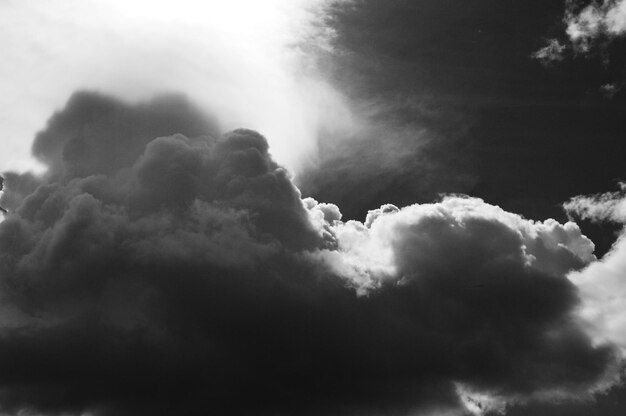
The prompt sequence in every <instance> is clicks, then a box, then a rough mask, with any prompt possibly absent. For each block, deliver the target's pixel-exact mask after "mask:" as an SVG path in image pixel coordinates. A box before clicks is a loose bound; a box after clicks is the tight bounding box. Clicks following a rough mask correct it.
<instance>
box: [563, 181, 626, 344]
mask: <svg viewBox="0 0 626 416" xmlns="http://www.w3.org/2000/svg"><path fill="white" fill-rule="evenodd" d="M565 208H566V209H567V211H568V212H569V213H570V214H571V215H576V216H580V217H582V218H585V219H589V220H592V221H611V222H616V223H622V224H626V184H624V183H620V190H619V191H617V192H607V193H604V194H599V195H592V196H578V197H575V198H572V199H571V200H570V201H569V202H567V203H566V204H565ZM569 278H570V279H571V280H572V281H573V282H574V283H575V284H576V286H577V287H578V288H579V290H580V293H581V298H582V300H583V302H582V304H581V308H580V313H581V315H582V316H583V317H584V319H585V320H586V322H587V324H588V325H589V329H590V331H591V332H592V333H593V334H594V337H595V338H596V340H597V341H598V342H607V341H609V342H613V343H615V344H617V345H619V346H620V348H621V349H622V351H623V352H624V353H626V312H625V311H626V231H625V230H622V232H621V234H620V236H619V237H618V239H617V241H616V242H615V243H614V244H613V247H612V248H611V250H610V251H609V253H608V254H606V255H605V256H604V257H603V258H602V259H601V260H600V261H597V262H594V263H592V264H590V265H589V266H588V267H587V268H585V269H583V270H580V271H577V272H573V273H571V274H570V276H569Z"/></svg>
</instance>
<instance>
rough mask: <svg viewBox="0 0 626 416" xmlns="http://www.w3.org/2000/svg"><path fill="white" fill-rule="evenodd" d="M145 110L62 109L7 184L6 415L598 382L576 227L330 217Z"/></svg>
mask: <svg viewBox="0 0 626 416" xmlns="http://www.w3.org/2000/svg"><path fill="white" fill-rule="evenodd" d="M165 102H166V103H168V104H167V105H165V108H170V107H171V106H172V105H173V104H172V101H168V100H166V101H165ZM81 103H82V104H81ZM163 103H164V102H163V101H158V100H157V101H154V102H151V103H145V104H142V105H139V106H138V107H132V106H127V105H125V104H123V103H119V102H116V101H114V100H111V99H109V98H106V97H102V96H98V95H92V94H80V95H78V96H75V97H74V98H72V99H71V100H70V102H69V103H68V106H67V107H66V108H65V109H64V110H62V111H60V112H59V113H57V114H56V115H55V116H53V118H52V119H51V121H50V123H49V125H48V128H47V129H46V130H44V131H43V132H41V133H40V134H39V135H38V137H37V140H36V143H35V147H34V149H35V153H36V155H38V157H40V158H41V160H43V161H45V162H46V163H48V164H49V165H50V171H49V173H48V174H47V176H44V177H41V178H37V177H33V176H30V175H18V174H8V175H6V177H7V190H6V193H5V195H4V196H3V200H2V203H3V204H4V203H5V202H6V203H7V204H10V205H11V208H12V209H11V212H10V213H9V215H8V216H7V217H6V219H5V220H4V221H3V222H1V223H0V298H1V299H2V303H1V304H0V305H1V306H0V312H1V314H0V315H1V319H0V325H1V326H0V406H1V409H2V411H4V412H8V413H17V412H19V411H20V410H28V411H32V412H40V413H43V414H59V415H60V414H82V413H85V412H86V413H92V414H96V415H118V414H134V415H138V414H151V415H156V414H173V413H176V414H198V413H222V414H223V413H230V414H251V413H254V414H272V415H279V414H302V415H318V414H324V415H333V414H342V415H345V414H372V415H377V414H411V413H414V412H416V411H419V412H422V413H424V414H429V413H435V414H436V413H445V412H450V413H451V414H467V413H468V412H472V411H474V412H478V410H476V406H477V404H480V406H482V407H483V411H484V410H489V409H498V408H501V407H502V406H505V407H506V406H507V405H511V404H514V403H518V402H526V401H554V400H562V399H564V398H573V397H587V398H589V397H591V395H592V394H593V393H594V392H596V391H599V390H602V389H603V388H605V387H606V386H607V385H609V384H610V383H611V382H613V381H614V380H613V379H612V378H611V377H612V376H613V371H614V370H615V369H616V368H617V366H618V354H617V352H616V350H615V349H614V347H613V346H612V344H611V343H601V344H598V345H596V344H594V343H592V339H591V338H590V337H589V336H588V335H587V333H586V332H585V330H584V328H583V327H582V326H581V325H579V323H578V318H577V315H576V313H575V310H576V308H577V307H578V305H579V301H578V289H577V286H576V285H574V284H573V283H572V282H571V281H570V280H568V279H567V278H566V274H567V273H569V272H570V271H572V270H580V269H581V268H583V267H584V266H585V265H587V264H589V263H590V262H593V261H594V257H593V254H592V252H593V244H592V243H591V242H590V241H589V240H588V239H586V238H585V237H584V236H583V235H582V234H581V233H580V229H578V227H577V226H576V225H575V224H573V223H568V224H559V223H557V222H556V221H553V220H548V221H545V222H533V221H529V220H526V219H523V218H522V217H520V216H518V215H515V214H511V213H508V212H506V211H504V210H502V209H500V208H498V207H495V206H492V205H489V204H487V203H485V202H483V201H481V200H478V199H473V198H465V197H449V198H445V199H444V200H442V201H440V202H437V203H432V204H422V205H412V206H408V207H404V208H398V207H396V206H393V205H390V204H389V205H385V206H383V207H381V208H380V209H378V210H373V211H372V212H371V213H370V215H368V217H367V219H366V221H365V223H361V222H358V221H345V222H344V221H342V220H341V219H342V215H341V212H340V210H339V208H338V207H337V206H335V205H333V204H327V203H318V202H317V201H315V200H313V199H310V198H308V199H301V195H300V192H299V190H298V189H297V188H296V187H295V186H294V185H293V183H292V181H291V179H290V176H289V174H288V173H287V172H286V171H285V170H284V169H282V168H281V167H280V166H279V165H278V164H276V162H274V161H273V160H272V158H271V157H270V155H269V153H268V151H269V149H268V145H267V142H266V140H265V138H264V137H263V136H262V135H260V134H259V133H257V132H254V131H250V130H235V131H233V132H230V133H227V134H225V135H216V134H215V131H212V130H211V129H212V128H213V126H214V124H212V123H208V122H206V121H205V119H203V118H201V119H198V118H197V117H198V114H196V113H194V111H192V110H191V109H192V107H191V106H188V105H186V104H184V103H181V102H180V101H176V104H175V105H173V107H171V108H173V109H175V111H173V113H172V115H171V117H172V119H169V117H170V115H169V114H170V113H169V111H164V112H162V111H161V110H160V109H162V108H164V107H163V105H164V104H163ZM187 121H190V122H191V124H190V126H191V127H189V129H190V130H186V122H187ZM192 121H193V122H192ZM178 123H180V124H178ZM194 126H195V127H194ZM68 149H69V150H68ZM124 149H126V150H127V152H125V151H124Z"/></svg>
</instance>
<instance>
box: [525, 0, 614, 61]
mask: <svg viewBox="0 0 626 416" xmlns="http://www.w3.org/2000/svg"><path fill="white" fill-rule="evenodd" d="M563 24H564V25H565V34H566V36H567V38H566V41H565V43H561V42H560V41H559V40H558V39H555V38H552V39H549V40H548V42H547V45H546V46H545V47H543V48H541V49H539V50H538V51H536V52H534V53H533V54H532V55H531V56H532V57H533V58H535V59H538V60H540V61H541V62H542V63H544V64H551V63H554V62H558V61H562V60H563V59H564V54H565V52H566V51H568V50H571V51H573V52H574V53H575V54H578V55H580V54H582V55H584V54H587V53H590V52H591V51H592V50H593V49H594V48H599V49H606V48H607V45H608V44H609V43H610V42H611V41H613V40H614V39H616V38H620V37H622V36H623V35H624V34H626V1H624V0H602V1H595V0H594V1H588V0H585V1H577V0H567V1H566V3H565V13H564V15H563ZM605 59H606V58H605Z"/></svg>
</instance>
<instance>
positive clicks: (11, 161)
mask: <svg viewBox="0 0 626 416" xmlns="http://www.w3.org/2000/svg"><path fill="white" fill-rule="evenodd" d="M327 3H328V1H327V0H316V1H307V0H268V1H263V2H259V1H255V0H232V1H228V2H224V1H217V0H209V1H199V0H177V1H169V0H157V1H144V0H139V1H132V2H129V1H122V0H113V1H110V0H107V1H104V0H86V1H56V0H54V1H46V2H41V1H19V2H18V1H7V2H2V3H0V49H1V50H2V51H3V59H2V61H1V62H0V77H2V79H3V83H2V86H1V87H0V88H1V89H0V106H1V107H2V108H3V109H4V111H3V112H2V114H1V115H0V120H1V127H0V129H1V130H0V133H1V134H2V137H3V151H2V153H1V154H0V170H7V169H13V170H15V169H17V170H26V169H32V168H33V167H35V166H36V162H33V161H32V159H31V158H30V145H31V142H32V138H33V136H34V134H35V133H36V132H37V131H38V130H40V129H42V128H43V127H44V126H45V122H46V120H47V119H48V117H49V116H50V114H51V113H52V112H53V111H54V110H58V109H60V108H61V107H62V106H63V105H64V103H65V102H66V100H67V98H68V97H69V96H70V95H71V94H72V92H74V91H76V90H77V89H92V90H96V91H106V92H107V93H112V94H114V95H116V96H118V97H120V98H122V99H124V100H127V101H131V102H134V101H138V100H145V99H149V98H151V97H152V96H154V95H155V94H159V93H163V92H175V93H183V94H186V95H188V96H189V97H190V98H191V99H192V101H194V102H195V103H197V104H199V105H200V106H201V107H202V108H203V109H204V110H206V111H208V112H210V113H211V114H213V115H215V116H217V118H218V119H219V120H220V122H221V123H222V127H223V128H224V129H225V130H227V129H232V128H235V127H249V128H254V129H257V130H259V131H263V132H264V133H265V134H266V135H267V136H268V137H271V138H272V139H271V141H272V143H271V145H272V152H273V153H274V156H275V157H276V158H277V159H278V160H279V161H280V162H281V163H283V164H285V165H287V166H288V167H289V168H291V169H295V168H296V167H297V166H298V164H299V163H301V162H302V161H303V160H304V158H306V157H307V156H308V155H309V154H310V152H311V151H312V150H313V149H314V146H315V135H316V131H317V129H318V124H319V123H320V121H321V120H322V119H324V120H325V122H326V123H329V120H335V121H338V120H349V119H350V117H349V114H348V110H347V108H346V107H345V105H343V103H342V98H341V97H340V95H339V94H338V93H336V92H335V91H334V90H333V89H332V88H330V87H329V86H328V85H327V84H326V83H325V82H324V81H323V80H322V79H321V78H320V77H318V76H316V71H315V70H314V64H313V62H311V61H310V59H309V58H307V57H306V55H305V54H304V53H303V48H302V46H303V45H305V43H306V42H307V41H310V40H315V45H316V47H320V45H321V47H324V45H327V44H328V42H327V41H328V40H329V39H330V37H332V33H330V32H329V31H328V29H324V27H323V26H322V25H321V24H319V23H320V22H321V20H320V19H322V18H323V16H324V9H325V6H326V4H327ZM307 60H308V61H307ZM331 115H332V117H331Z"/></svg>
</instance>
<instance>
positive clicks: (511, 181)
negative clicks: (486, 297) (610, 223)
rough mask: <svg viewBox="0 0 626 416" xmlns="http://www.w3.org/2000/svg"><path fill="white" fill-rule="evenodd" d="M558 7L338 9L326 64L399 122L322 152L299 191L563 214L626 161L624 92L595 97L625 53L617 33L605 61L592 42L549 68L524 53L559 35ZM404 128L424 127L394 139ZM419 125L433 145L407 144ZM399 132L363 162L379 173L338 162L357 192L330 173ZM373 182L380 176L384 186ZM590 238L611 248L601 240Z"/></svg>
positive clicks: (354, 212)
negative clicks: (397, 143) (466, 201)
mask: <svg viewBox="0 0 626 416" xmlns="http://www.w3.org/2000/svg"><path fill="white" fill-rule="evenodd" d="M563 14H564V4H563V1H561V0H553V1H550V0H548V1H543V0H541V1H540V0H536V1H533V0H530V1H515V0H491V1H488V0H477V1H472V2H461V1H453V0H442V1H419V0H413V1H403V0H397V1H391V2H390V1H379V0H364V1H358V2H355V3H354V4H352V5H349V6H343V7H341V6H339V7H337V8H336V12H335V13H334V14H333V16H332V18H331V24H332V27H334V28H335V29H336V30H337V32H338V38H337V50H336V53H335V54H334V55H333V56H330V57H328V60H327V61H326V62H327V65H328V66H327V70H328V72H329V73H330V74H331V75H332V77H333V79H335V82H336V84H337V85H339V87H340V88H343V89H344V90H346V91H347V93H348V94H349V95H350V96H351V97H353V98H354V99H355V100H356V101H357V102H361V103H371V102H377V103H381V104H380V109H379V113H378V114H377V116H378V117H379V118H381V119H383V123H389V124H393V126H392V127H391V130H392V131H387V132H386V134H379V135H377V136H376V137H372V138H371V139H366V140H361V143H357V144H355V145H354V146H352V145H351V146H348V147H350V149H345V150H344V151H343V152H340V153H339V154H338V155H337V154H334V155H333V156H330V157H329V159H328V165H329V167H330V169H321V170H315V171H314V172H312V173H311V175H310V176H311V179H310V182H307V181H306V180H305V181H304V186H303V188H304V190H305V193H306V191H309V190H310V192H311V193H313V194H314V195H315V196H316V197H318V199H320V200H324V201H334V202H337V203H338V204H339V205H340V206H341V207H342V209H343V212H344V213H345V214H346V215H348V216H352V217H356V218H361V217H362V216H363V215H364V212H366V211H367V209H369V208H370V207H371V206H377V205H379V204H380V203H383V202H393V203H397V204H399V205H404V204H407V203H410V202H415V201H419V202H426V201H430V200H432V199H433V197H436V195H437V194H438V193H448V192H462V193H467V194H470V195H472V196H477V197H480V198H484V199H485V200H487V201H490V202H492V203H495V204H498V205H501V206H502V207H504V208H505V209H508V210H511V211H513V212H518V213H521V214H523V215H525V216H527V217H529V218H534V219H541V218H546V217H554V218H558V219H564V214H563V212H562V210H561V208H560V204H561V203H562V202H563V201H565V200H567V199H569V198H570V197H571V196H573V195H578V194H589V193H596V192H600V191H599V190H605V189H612V188H613V187H614V186H615V183H616V181H617V180H619V179H623V178H624V172H625V171H626V159H624V157H623V152H624V150H625V149H626V147H624V144H623V140H624V136H625V133H626V118H625V117H624V110H625V104H624V103H625V101H624V99H623V96H622V95H620V94H619V93H618V94H617V95H616V96H614V97H612V98H611V99H609V98H607V97H605V96H603V95H602V94H601V93H600V87H601V86H602V85H604V84H606V83H612V82H618V83H619V82H620V81H622V80H623V79H624V71H625V70H626V67H625V66H624V65H623V62H621V61H623V59H621V56H622V55H623V53H621V54H620V53H619V51H620V49H619V46H620V45H618V43H619V40H616V44H613V45H611V51H602V54H604V55H609V54H610V58H611V59H610V60H609V61H608V62H607V61H606V59H605V58H604V56H599V55H600V54H601V53H600V52H598V51H592V52H590V53H589V54H587V55H585V56H573V54H570V55H568V56H567V57H566V59H564V60H563V61H561V62H555V63H554V64H552V65H549V66H544V65H542V64H541V62H540V61H538V60H536V59H531V54H532V53H533V52H535V51H537V50H538V49H540V48H541V47H543V46H544V45H545V43H546V40H547V39H548V38H553V37H559V38H564V37H565V33H564V30H565V24H564V23H562V18H563ZM622 52H623V49H622ZM389 120H392V121H389ZM405 128H408V129H409V132H415V131H420V132H421V129H424V128H425V129H427V132H426V133H422V134H421V135H419V134H404V135H402V134H401V137H400V139H397V138H396V137H394V131H393V130H403V129H405ZM424 135H425V136H427V137H428V143H427V144H425V145H421V146H420V145H411V143H410V142H411V141H413V142H415V141H420V140H422V141H424V139H423V136H424ZM329 140H330V141H332V140H333V139H332V138H330V139H329ZM394 140H401V141H403V143H404V144H403V145H402V147H403V149H405V150H404V151H405V154H403V155H401V156H399V157H397V158H396V159H394V161H395V163H393V164H392V166H391V167H389V168H386V167H385V165H383V163H382V162H380V159H377V158H374V159H377V160H374V161H373V166H371V167H370V168H369V171H370V172H375V173H373V175H375V176H376V178H373V179H372V178H370V177H369V176H370V175H368V174H367V173H362V172H359V175H358V176H359V177H354V176H353V175H350V170H351V169H352V168H351V164H350V163H344V164H340V165H341V166H344V168H343V169H345V170H346V174H347V176H348V177H350V178H351V179H352V184H353V187H352V188H351V193H349V194H346V193H345V192H343V190H342V188H341V187H334V186H333V184H332V183H326V182H327V181H326V179H325V177H324V175H325V174H326V172H328V170H331V171H332V170H333V166H336V165H337V163H336V162H337V159H341V158H342V157H344V155H345V158H347V159H350V158H352V157H353V156H355V157H356V158H361V159H363V160H368V159H367V154H368V153H370V152H373V153H380V152H381V149H383V150H382V151H383V152H384V149H385V148H388V147H391V146H392V145H390V144H389V143H388V142H390V141H394ZM411 152H412V153H413V154H412V155H409V154H408V153H411ZM422 159H425V160H426V162H424V161H423V160H422ZM377 164H378V165H377ZM397 165H400V166H397ZM425 165H430V166H425ZM336 169H342V168H336ZM398 170H400V171H403V172H404V175H398ZM359 178H361V179H362V182H361V183H359ZM377 181H384V184H383V185H381V187H380V188H381V189H378V188H376V187H375V186H373V184H372V183H373V182H377ZM328 182H331V181H330V180H329V181H328ZM359 187H363V188H366V190H365V191H364V192H362V191H360V190H358V189H357V188H359ZM372 189H374V191H371V190H372ZM357 195H359V196H357ZM589 231H590V232H595V231H596V230H594V229H590V230H589ZM598 238H599V239H600V240H602V241H600V242H599V244H600V246H601V250H602V251H605V250H606V249H607V248H608V246H607V243H608V240H607V241H604V237H602V236H601V235H597V237H596V239H598ZM611 239H612V237H611ZM611 239H609V240H611Z"/></svg>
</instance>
